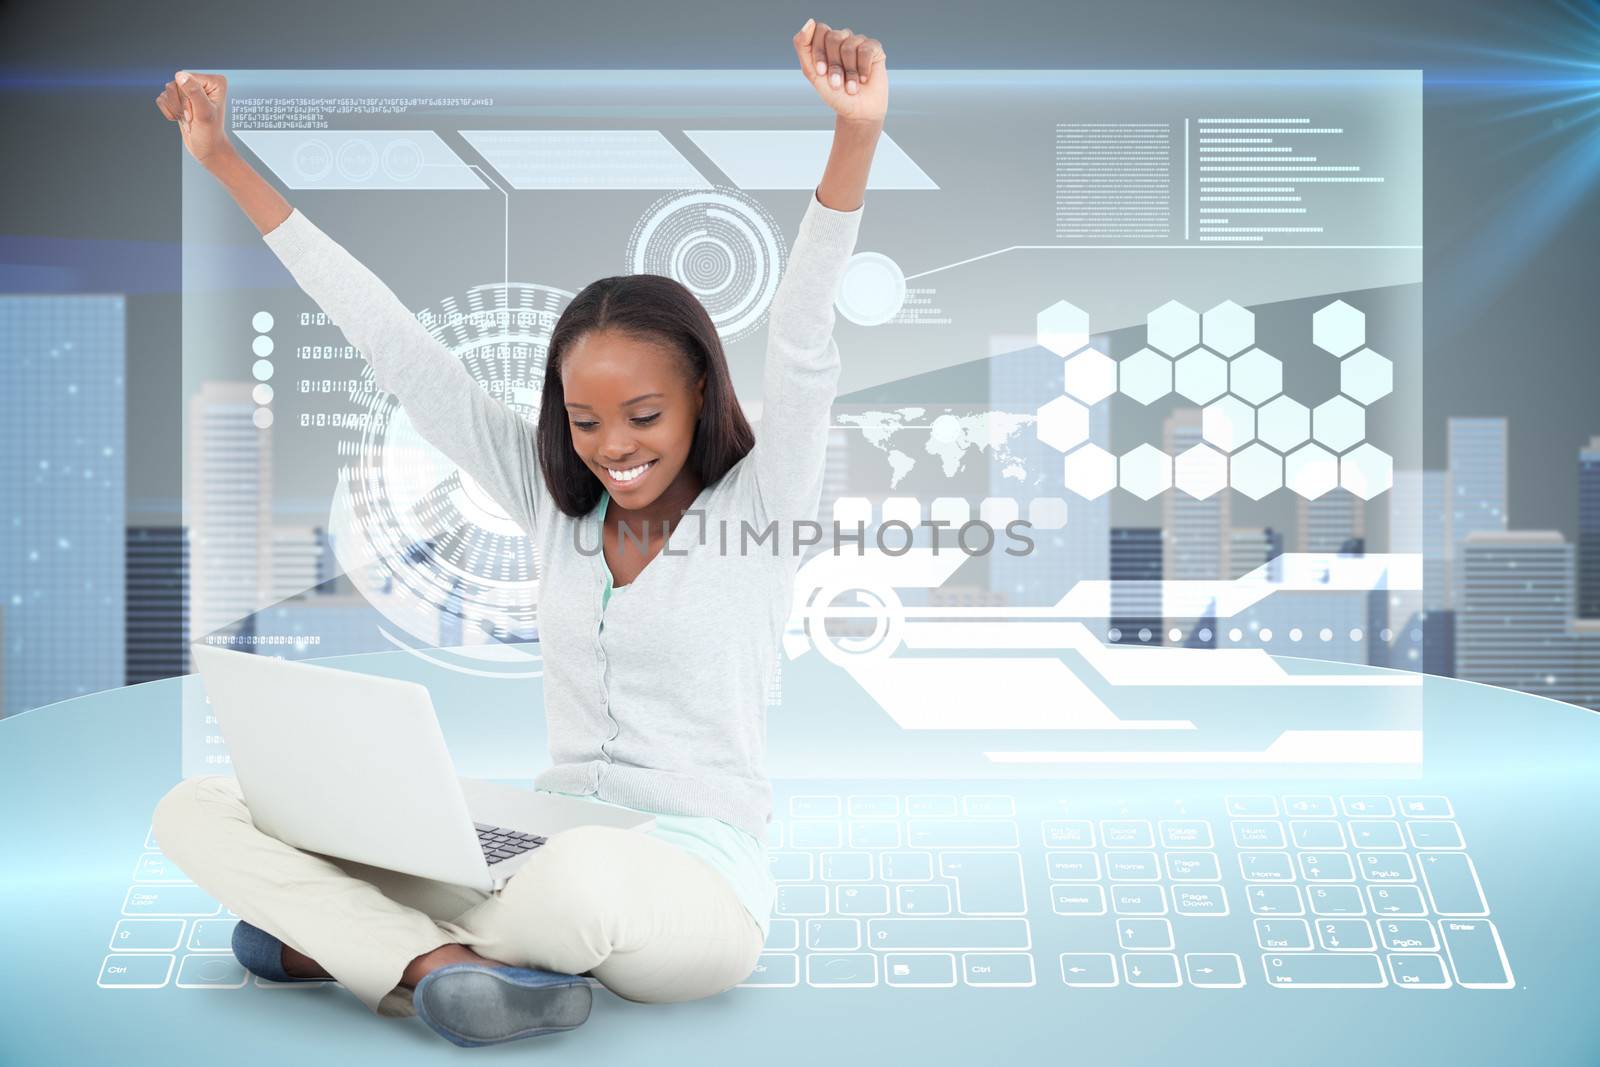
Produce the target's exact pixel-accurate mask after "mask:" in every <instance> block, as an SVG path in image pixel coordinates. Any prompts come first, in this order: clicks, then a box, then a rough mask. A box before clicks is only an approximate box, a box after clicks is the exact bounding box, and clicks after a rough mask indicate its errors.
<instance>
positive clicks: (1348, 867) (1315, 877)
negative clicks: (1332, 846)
mask: <svg viewBox="0 0 1600 1067" xmlns="http://www.w3.org/2000/svg"><path fill="white" fill-rule="evenodd" d="M1298 859H1299V861H1300V874H1301V875H1302V876H1303V877H1304V878H1305V880H1306V881H1308V882H1353V881H1355V880H1356V868H1355V864H1353V863H1351V862H1350V854H1349V853H1348V852H1302V853H1300V855H1299V857H1298Z"/></svg>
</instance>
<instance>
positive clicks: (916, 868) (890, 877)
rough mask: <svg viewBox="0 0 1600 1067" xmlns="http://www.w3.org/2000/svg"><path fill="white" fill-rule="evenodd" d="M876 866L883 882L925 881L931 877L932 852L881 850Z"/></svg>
mask: <svg viewBox="0 0 1600 1067" xmlns="http://www.w3.org/2000/svg"><path fill="white" fill-rule="evenodd" d="M878 866H879V870H880V873H881V874H882V877H883V880H884V881H885V882H927V881H931V880H932V879H933V853H931V852H883V853H880V854H879V856H878Z"/></svg>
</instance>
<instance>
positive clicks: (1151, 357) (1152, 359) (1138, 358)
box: [1117, 348, 1172, 404]
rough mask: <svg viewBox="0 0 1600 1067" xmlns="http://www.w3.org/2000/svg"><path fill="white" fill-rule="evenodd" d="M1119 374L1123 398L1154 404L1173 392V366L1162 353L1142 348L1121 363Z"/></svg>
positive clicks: (1118, 367) (1118, 368) (1118, 369)
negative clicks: (1127, 397)
mask: <svg viewBox="0 0 1600 1067" xmlns="http://www.w3.org/2000/svg"><path fill="white" fill-rule="evenodd" d="M1117 373H1118V376H1119V381H1120V383H1121V387H1122V395H1123V396H1131V397H1133V399H1135V400H1137V401H1138V402H1139V403H1141V404H1153V403H1155V402H1156V401H1157V400H1160V399H1161V398H1162V397H1164V396H1166V395H1167V394H1168V393H1170V392H1172V364H1171V362H1169V361H1168V360H1167V357H1165V356H1163V355H1162V354H1161V353H1159V352H1156V351H1153V350H1151V349H1148V348H1141V349H1139V351H1137V352H1135V353H1134V354H1133V355H1131V356H1129V357H1128V358H1127V359H1125V360H1123V361H1122V362H1121V363H1119V364H1117Z"/></svg>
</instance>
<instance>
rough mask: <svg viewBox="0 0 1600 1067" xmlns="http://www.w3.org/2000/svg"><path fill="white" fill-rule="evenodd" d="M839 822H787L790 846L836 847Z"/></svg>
mask: <svg viewBox="0 0 1600 1067" xmlns="http://www.w3.org/2000/svg"><path fill="white" fill-rule="evenodd" d="M841 843H842V842H841V841H840V837H839V824H838V823H836V822H811V821H804V822H791V823H790V824H789V847H790V848H838V847H839V846H840V844H841Z"/></svg>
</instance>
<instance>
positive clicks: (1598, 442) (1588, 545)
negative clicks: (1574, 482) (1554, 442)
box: [1578, 437, 1600, 619]
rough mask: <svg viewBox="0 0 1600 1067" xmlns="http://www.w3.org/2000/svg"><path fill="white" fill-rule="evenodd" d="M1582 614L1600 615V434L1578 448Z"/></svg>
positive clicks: (1592, 616) (1588, 616)
mask: <svg viewBox="0 0 1600 1067" xmlns="http://www.w3.org/2000/svg"><path fill="white" fill-rule="evenodd" d="M1578 617H1579V618H1583V619H1600V437H1591V438H1590V439H1589V445H1588V447H1586V448H1584V449H1581V450H1580V451H1579V452H1578Z"/></svg>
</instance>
